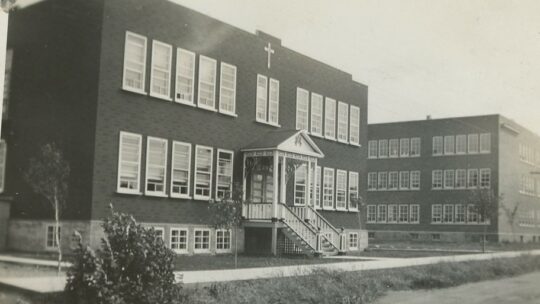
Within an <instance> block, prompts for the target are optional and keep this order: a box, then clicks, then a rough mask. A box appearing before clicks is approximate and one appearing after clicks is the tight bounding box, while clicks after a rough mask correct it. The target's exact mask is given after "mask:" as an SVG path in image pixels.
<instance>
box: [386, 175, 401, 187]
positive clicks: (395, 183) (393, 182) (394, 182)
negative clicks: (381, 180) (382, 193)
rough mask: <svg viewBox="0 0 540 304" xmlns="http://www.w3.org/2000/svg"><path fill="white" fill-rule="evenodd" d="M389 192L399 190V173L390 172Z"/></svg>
mask: <svg viewBox="0 0 540 304" xmlns="http://www.w3.org/2000/svg"><path fill="white" fill-rule="evenodd" d="M387 189H388V190H398V189H399V172H398V171H390V172H388V184H387Z"/></svg>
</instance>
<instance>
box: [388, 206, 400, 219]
mask: <svg viewBox="0 0 540 304" xmlns="http://www.w3.org/2000/svg"><path fill="white" fill-rule="evenodd" d="M397 219H398V205H388V223H396V222H397Z"/></svg>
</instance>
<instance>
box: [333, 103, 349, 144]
mask: <svg viewBox="0 0 540 304" xmlns="http://www.w3.org/2000/svg"><path fill="white" fill-rule="evenodd" d="M337 110H338V111H337V112H338V113H337V136H336V137H337V140H338V142H340V143H346V144H348V143H349V104H347V103H345V102H343V101H338V106H337ZM342 111H344V113H341V112H342ZM340 114H343V116H344V117H343V118H344V119H345V126H344V127H345V130H343V126H342V127H341V128H340V124H343V122H342V121H341V120H342V119H341V118H340V116H341V115H340ZM341 133H344V134H341ZM341 135H344V136H345V138H343V139H342V138H340V137H341Z"/></svg>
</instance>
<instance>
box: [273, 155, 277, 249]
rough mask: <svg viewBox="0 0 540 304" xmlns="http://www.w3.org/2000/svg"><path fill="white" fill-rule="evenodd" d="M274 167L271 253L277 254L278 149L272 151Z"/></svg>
mask: <svg viewBox="0 0 540 304" xmlns="http://www.w3.org/2000/svg"><path fill="white" fill-rule="evenodd" d="M273 158H274V159H273V160H274V167H273V169H272V179H273V181H274V193H273V194H272V205H273V207H274V208H273V212H272V255H277V220H278V198H279V196H278V191H279V187H278V174H279V172H278V167H279V158H278V151H274V155H273Z"/></svg>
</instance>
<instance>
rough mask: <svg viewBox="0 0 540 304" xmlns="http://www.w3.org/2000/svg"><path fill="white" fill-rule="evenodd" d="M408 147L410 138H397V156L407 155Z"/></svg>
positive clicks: (409, 146)
mask: <svg viewBox="0 0 540 304" xmlns="http://www.w3.org/2000/svg"><path fill="white" fill-rule="evenodd" d="M410 149H411V144H410V139H409V138H400V139H399V157H409V153H410Z"/></svg>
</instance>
